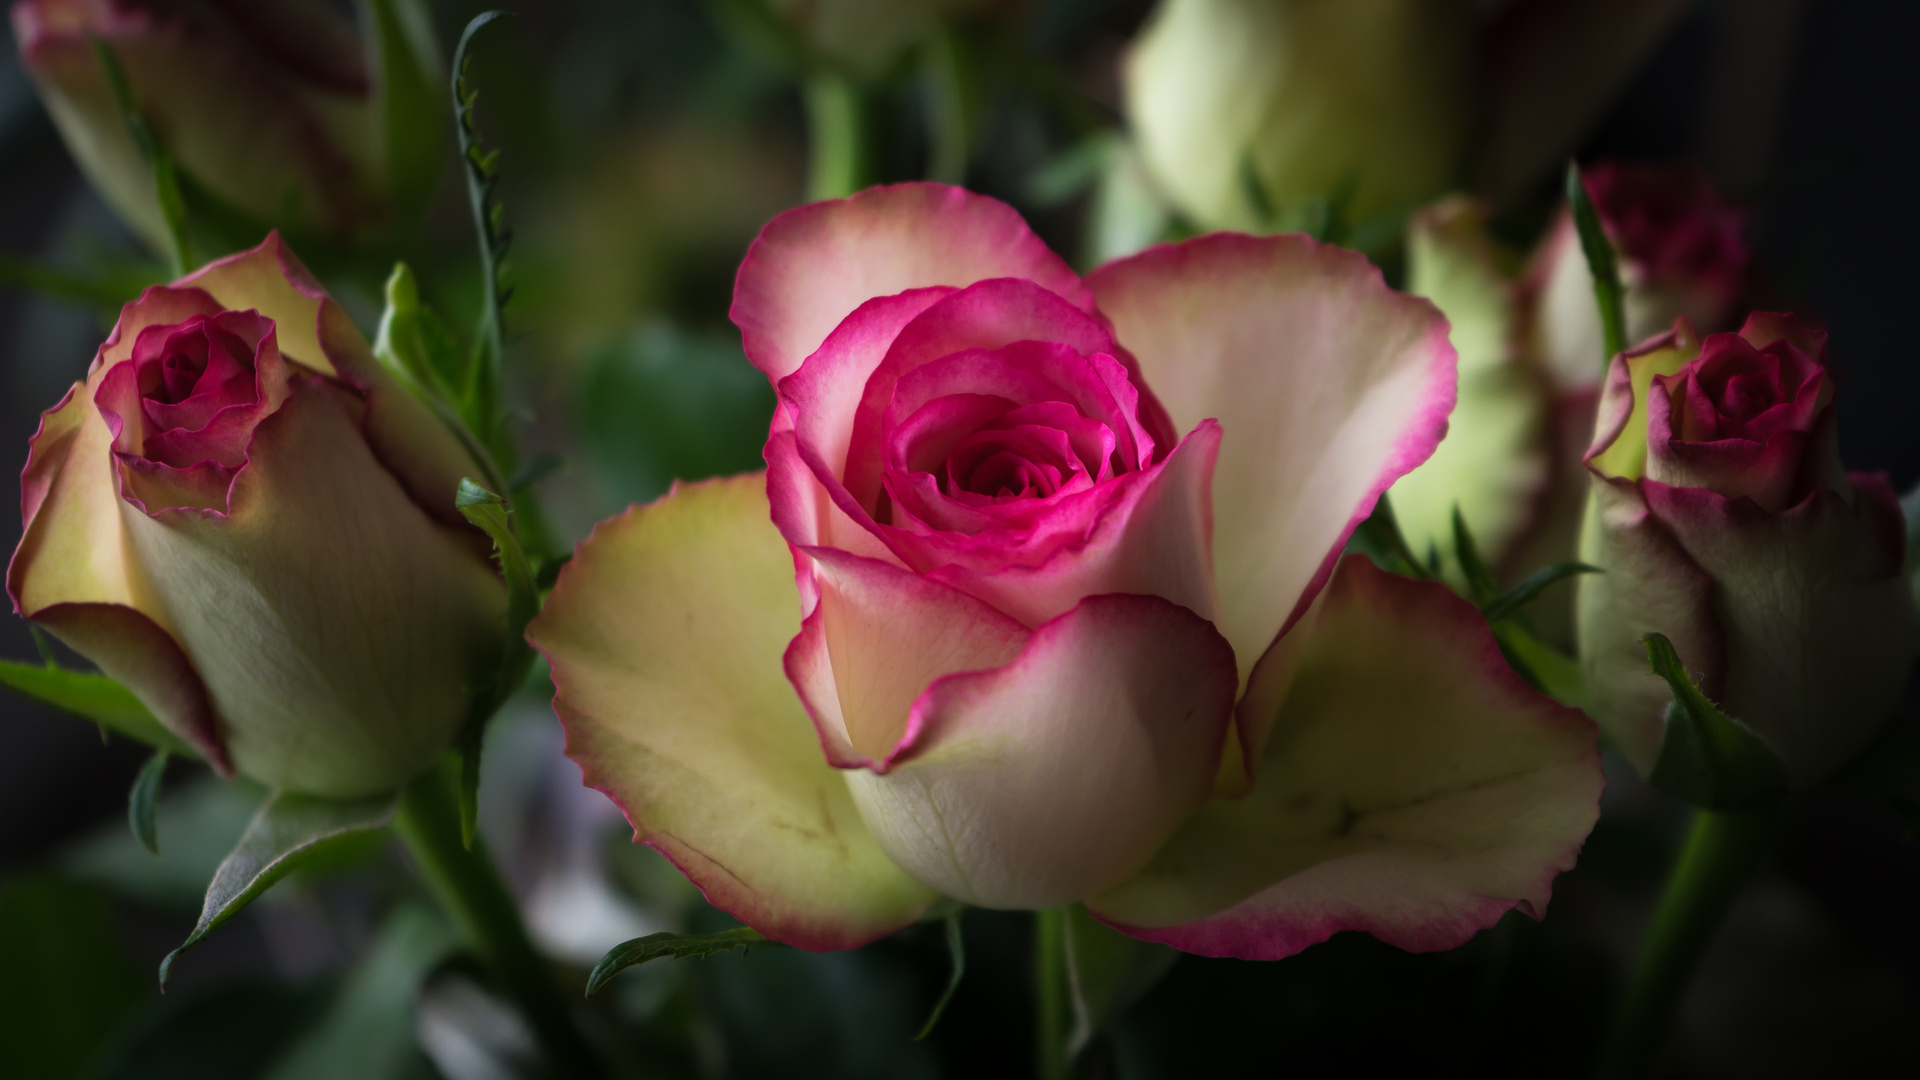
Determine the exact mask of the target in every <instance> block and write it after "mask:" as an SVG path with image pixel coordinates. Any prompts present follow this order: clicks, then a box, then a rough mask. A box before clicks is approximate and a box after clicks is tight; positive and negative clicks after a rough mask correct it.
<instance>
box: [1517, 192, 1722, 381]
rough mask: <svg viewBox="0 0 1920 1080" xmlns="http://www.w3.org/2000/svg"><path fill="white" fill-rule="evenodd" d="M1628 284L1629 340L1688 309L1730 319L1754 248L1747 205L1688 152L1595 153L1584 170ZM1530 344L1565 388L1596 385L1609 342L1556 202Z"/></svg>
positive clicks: (1699, 316) (1697, 322)
mask: <svg viewBox="0 0 1920 1080" xmlns="http://www.w3.org/2000/svg"><path fill="white" fill-rule="evenodd" d="M1581 176H1582V178H1583V179H1584V180H1585V181H1586V185H1587V192H1588V194H1589V195H1591V196H1592V198H1593V207H1594V209H1595V210H1596V211H1597V212H1598V213H1599V215H1600V223H1601V225H1602V227H1604V228H1605V229H1606V232H1607V238H1608V239H1609V240H1611V241H1613V246H1614V249H1615V250H1616V251H1618V252H1619V254H1620V273H1621V277H1622V279H1623V281H1624V283H1625V284H1626V286H1627V340H1628V341H1644V340H1646V339H1647V338H1649V337H1652V336H1653V335H1655V334H1658V333H1660V332H1662V331H1663V330H1665V329H1666V328H1667V327H1670V326H1672V325H1673V321H1674V320H1675V319H1677V318H1680V317H1681V316H1685V317H1686V318H1687V320H1688V321H1689V322H1691V323H1692V324H1693V325H1694V326H1696V327H1698V328H1700V329H1701V330H1703V331H1707V332H1712V331H1716V330H1722V329H1726V328H1728V327H1729V326H1730V325H1731V321H1732V319H1733V317H1734V315H1735V314H1736V312H1735V307H1734V305H1735V303H1736V302H1737V301H1738V300H1739V298H1740V292H1741V289H1742V287H1743V286H1744V285H1745V283H1746V277H1747V266H1748V264H1749V263H1750V262H1751V261H1752V253H1751V251H1749V250H1748V248H1747V243H1746V240H1745V238H1744V236H1743V233H1744V231H1745V229H1746V223H1747V215H1746V213H1745V212H1744V211H1742V210H1739V209H1736V208H1734V207H1733V206H1731V205H1729V204H1728V203H1727V202H1726V200H1724V199H1722V198H1721V197H1720V193H1719V192H1717V191H1715V190H1714V187H1713V182H1712V181H1710V180H1708V179H1707V176H1706V174H1705V173H1704V172H1701V171H1700V169H1699V167H1698V166H1696V165H1693V164H1690V163H1684V162H1669V163H1626V162H1611V161H1608V162H1601V163H1599V164H1596V165H1592V166H1589V167H1588V168H1586V169H1584V170H1582V171H1581ZM1528 276H1529V285H1530V288H1531V289H1532V290H1534V292H1535V294H1536V299H1535V301H1534V305H1535V306H1534V312H1533V317H1534V323H1533V331H1532V333H1533V338H1534V342H1533V347H1534V350H1535V351H1536V352H1537V353H1538V355H1539V356H1540V357H1541V359H1542V360H1543V361H1544V362H1545V363H1546V367H1547V370H1548V372H1549V374H1551V376H1552V377H1553V380H1554V383H1555V385H1556V387H1558V388H1559V389H1560V390H1561V391H1562V392H1569V391H1578V390H1583V389H1586V388H1589V387H1595V386H1597V385H1598V383H1599V381H1600V376H1601V373H1602V371H1603V370H1604V368H1605V363H1604V357H1605V356H1606V346H1605V345H1604V343H1603V342H1604V334H1603V332H1602V330H1601V328H1600V312H1599V308H1598V307H1597V306H1596V305H1595V304H1594V299H1593V276H1592V274H1591V272H1589V271H1588V269H1587V260H1586V256H1585V255H1584V254H1583V253H1582V252H1581V250H1580V236H1579V233H1578V232H1577V231H1576V230H1575V229H1574V226H1573V215H1572V214H1571V213H1570V212H1568V210H1567V209H1566V208H1565V207H1564V206H1562V207H1561V209H1560V212H1559V214H1558V215H1557V216H1556V217H1555V218H1554V221H1553V224H1552V225H1551V226H1549V227H1548V231H1547V235H1546V238H1545V239H1543V240H1542V241H1541V243H1540V247H1539V249H1538V251H1537V252H1536V254H1535V255H1534V261H1533V266H1532V267H1531V268H1530V270H1529V272H1528Z"/></svg>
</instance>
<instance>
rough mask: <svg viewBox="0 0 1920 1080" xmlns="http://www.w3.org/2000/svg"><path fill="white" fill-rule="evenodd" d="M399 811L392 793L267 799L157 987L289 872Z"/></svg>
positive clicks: (217, 876) (380, 826)
mask: <svg viewBox="0 0 1920 1080" xmlns="http://www.w3.org/2000/svg"><path fill="white" fill-rule="evenodd" d="M398 807H399V800H398V797H397V796H396V795H393V794H387V795H375V796H371V797H369V798H364V799H323V798H320V797H318V796H314V795H290V794H285V793H282V794H278V795H275V796H273V797H272V798H270V799H268V800H267V802H266V804H265V805H263V806H261V807H260V810H259V812H258V813H256V814H254V816H253V820H252V821H251V822H249V823H248V825H247V831H246V832H244V833H242V834H241V836H240V842H239V844H237V845H235V847H234V849H233V851H232V853H230V854H229V855H228V856H227V858H226V860H225V861H224V862H222V863H221V864H220V869H218V870H216V871H214V874H213V882H212V884H210V885H208V886H207V898H206V901H205V902H204V903H203V904H202V905H201V907H200V921H199V922H198V923H196V924H194V927H193V932H192V933H191V934H188V935H187V940H185V941H183V942H181V943H180V947H179V948H177V949H175V950H173V951H172V952H170V953H168V954H167V955H166V958H165V959H163V960H161V961H160V986H161V989H163V990H164V989H165V988H166V985H167V974H168V972H170V971H172V970H173V962H174V961H175V960H177V959H179V956H180V954H181V953H183V952H185V951H187V950H188V949H191V948H192V947H194V946H195V945H198V944H199V943H200V941H201V939H203V938H205V937H206V936H207V935H208V934H209V933H211V932H212V931H213V930H214V928H215V927H218V926H219V925H220V924H221V923H224V922H226V921H227V920H228V919H231V918H232V917H233V916H234V915H235V914H237V913H238V912H239V911H240V909H242V908H244V907H246V906H247V905H248V904H250V903H252V902H253V900H254V898H255V897H258V896H259V895H260V894H261V893H263V892H265V891H267V889H268V887H269V886H271V885H272V884H273V883H274V882H276V881H279V880H280V879H281V878H283V877H285V876H287V874H288V873H289V872H291V871H293V870H295V869H298V868H299V867H300V866H302V865H304V864H307V863H309V862H312V861H314V860H315V859H317V858H319V857H321V856H323V855H325V854H327V853H328V852H329V849H331V848H333V847H334V846H336V845H340V844H343V843H346V842H349V841H352V840H356V839H358V838H360V837H361V836H363V835H364V834H366V833H369V832H372V831H374V830H377V829H384V828H386V827H387V826H388V825H389V824H391V823H392V822H393V816H394V813H395V812H396V810H397V809H398Z"/></svg>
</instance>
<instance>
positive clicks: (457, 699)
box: [119, 375, 506, 798]
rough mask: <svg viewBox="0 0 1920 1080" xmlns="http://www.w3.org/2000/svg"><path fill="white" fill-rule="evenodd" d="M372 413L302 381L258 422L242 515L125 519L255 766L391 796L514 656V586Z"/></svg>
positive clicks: (162, 601)
mask: <svg viewBox="0 0 1920 1080" xmlns="http://www.w3.org/2000/svg"><path fill="white" fill-rule="evenodd" d="M364 417H365V406H364V405H363V403H362V402H361V400H360V399H359V398H358V397H357V396H356V395H354V394H353V393H352V392H351V391H348V390H347V389H345V388H344V387H341V386H340V385H339V384H337V383H334V382H332V381H330V380H326V379H321V378H318V377H316V376H311V375H306V376H300V377H298V378H296V379H295V380H294V382H293V385H292V388H291V393H290V395H289V396H288V398H287V400H286V403H285V404H284V405H282V406H281V408H280V409H279V410H278V411H277V412H275V413H274V414H273V415H272V416H269V417H267V418H266V419H265V420H263V421H261V422H260V426H259V427H258V428H256V429H255V430H254V436H253V442H252V443H251V445H250V446H249V448H248V461H247V465H246V467H245V468H243V469H241V470H240V471H239V473H238V475H236V476H235V478H234V480H233V489H232V493H231V495H230V499H231V511H230V513H228V514H225V515H222V514H218V513H212V512H206V511H200V510H193V509H178V510H165V511H161V512H159V513H157V514H154V515H149V514H147V513H145V512H143V511H142V510H141V508H139V507H137V506H134V505H133V504H131V503H129V502H127V501H125V500H121V502H120V507H119V509H120V519H121V522H122V523H123V524H124V526H125V528H126V530H127V534H128V536H129V538H130V539H131V545H130V546H131V550H132V553H133V555H134V556H135V559H136V561H137V562H138V563H139V565H140V566H141V567H142V568H144V569H145V571H146V572H147V575H148V578H149V582H148V584H149V587H150V588H151V589H152V590H153V592H154V594H155V596H156V597H157V599H158V602H159V605H160V607H161V608H162V609H163V610H164V611H165V612H166V613H167V615H168V619H169V624H170V627H171V629H172V631H173V634H174V637H175V638H176V639H177V640H178V641H179V643H180V646H181V648H183V649H184V650H185V651H186V653H187V655H188V656H189V657H190V658H191V659H192V661H193V665H194V668H195V669H196V670H197V671H198V672H199V673H200V676H201V679H202V680H203V682H204V683H205V684H206V688H207V693H208V696H209V698H210V699H211V701H212V703H213V707H214V710H215V711H216V713H217V714H218V715H219V716H220V718H221V721H222V726H223V728H224V733H225V736H226V740H227V748H228V751H229V752H230V753H231V754H232V757H233V761H234V764H235V765H236V766H238V768H239V769H240V771H241V772H243V773H246V774H247V775H249V776H252V777H254V778H256V779H258V780H261V781H263V782H265V783H268V784H271V785H273V786H275V787H279V788H283V789H286V790H290V791H298V792H303V793H307V794H314V795H326V796H334V797H342V798H345V797H355V796H360V795H369V794H373V793H376V792H380V791H390V790H392V789H393V788H395V787H398V786H399V785H400V784H402V783H404V782H405V781H406V780H407V779H409V778H410V777H412V776H413V775H414V774H415V773H417V772H418V771H419V770H420V769H422V768H424V767H425V766H426V765H428V764H429V763H430V762H431V761H432V760H433V759H434V758H435V757H436V756H438V755H439V754H440V753H441V752H442V751H444V750H445V748H446V746H447V743H448V742H449V740H451V738H452V736H453V734H454V732H455V731H456V730H457V729H458V728H459V726H460V725H461V724H462V723H464V722H465V721H466V719H467V713H468V710H469V703H468V692H469V691H470V688H472V687H474V686H477V685H479V684H480V683H481V682H482V680H483V679H484V678H485V677H486V675H487V673H488V672H490V671H491V670H492V669H493V667H494V666H495V665H496V664H497V663H498V661H499V649H500V644H499V630H498V627H499V625H500V621H499V620H500V618H501V617H502V613H503V612H505V610H506V589H505V586H504V585H503V584H502V583H501V580H500V576H499V573H498V572H497V571H496V570H495V569H494V568H493V567H492V565H491V564H490V563H489V561H488V560H487V559H486V558H485V557H484V556H483V555H481V554H480V553H478V552H476V551H474V550H472V549H471V548H470V547H469V546H468V545H467V541H466V538H465V532H464V530H456V529H453V528H451V527H449V526H442V525H439V524H437V523H435V522H434V521H433V520H432V519H431V518H429V517H428V516H426V515H425V514H424V513H423V512H421V510H420V509H419V508H418V507H417V506H416V505H415V504H414V503H413V502H412V501H411V500H410V499H409V498H408V496H407V493H406V492H405V490H404V489H403V488H401V486H400V485H399V483H398V482H397V481H396V480H395V478H394V477H393V476H392V475H391V474H390V473H389V472H388V471H387V470H386V468H385V467H384V466H383V465H382V464H381V463H380V462H379V461H377V460H375V458H374V456H373V454H372V453H371V452H370V451H369V449H368V446H367V442H366V439H365V437H364V435H363V434H362V432H363V425H364Z"/></svg>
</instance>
